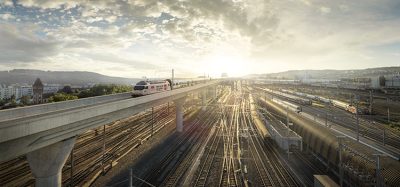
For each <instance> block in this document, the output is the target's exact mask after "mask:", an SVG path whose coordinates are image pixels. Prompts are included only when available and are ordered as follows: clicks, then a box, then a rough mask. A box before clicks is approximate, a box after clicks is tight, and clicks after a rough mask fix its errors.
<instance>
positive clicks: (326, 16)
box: [0, 0, 400, 72]
mask: <svg viewBox="0 0 400 187" xmlns="http://www.w3.org/2000/svg"><path fill="white" fill-rule="evenodd" d="M16 3H17V4H19V5H22V6H17V7H7V8H0V27H1V29H0V32H1V33H0V34H1V35H0V37H1V38H0V41H1V42H2V44H0V47H1V49H2V50H3V49H4V50H5V51H6V53H2V54H1V56H0V63H4V62H11V61H12V62H37V61H43V62H46V63H48V64H51V63H52V61H51V60H53V61H56V60H57V61H58V62H59V61H63V60H62V59H65V61H69V62H71V61H72V60H79V58H81V59H82V60H83V61H91V62H92V63H96V62H99V63H104V64H112V65H103V67H109V68H111V67H113V68H114V69H115V70H116V69H121V68H122V69H123V68H128V67H129V68H132V67H135V68H138V69H143V70H144V71H147V72H148V71H149V70H148V69H147V68H146V67H147V66H146V64H148V67H150V69H151V68H154V69H156V68H159V67H163V66H165V64H167V65H168V64H172V65H175V66H181V67H184V68H182V69H185V70H187V71H189V69H190V68H191V67H194V66H196V67H201V65H199V63H200V62H202V60H204V59H212V57H213V56H217V57H218V58H220V57H221V56H224V55H226V56H227V57H229V56H235V55H237V53H240V55H239V56H240V59H242V60H247V61H249V63H250V62H251V63H253V62H254V63H253V64H252V65H250V64H249V66H252V67H257V68H255V69H254V70H255V71H263V70H264V69H268V67H269V66H270V65H271V63H274V65H275V66H277V68H278V66H280V67H281V68H284V67H285V66H290V65H292V66H293V67H299V66H297V65H296V63H299V62H301V63H304V64H306V65H307V64H308V65H309V66H312V67H325V66H329V64H335V63H336V62H337V61H343V62H353V63H355V64H357V65H359V66H362V64H363V62H364V61H363V60H365V58H363V57H365V56H371V57H374V58H372V59H378V58H377V56H384V55H381V54H369V53H368V50H366V49H367V48H368V46H371V45H385V44H387V43H391V42H396V41H400V35H398V34H397V33H399V32H400V13H399V11H398V9H399V8H400V2H399V1H397V0H382V1H380V2H377V1H376V0H355V1H346V0H338V1H324V0H301V1H292V0H282V1H273V0H189V1H176V0H163V1H159V0H112V1H111V0H96V1H88V0H70V1H63V0H20V1H16ZM12 4H13V3H12V1H2V4H1V6H3V5H4V6H11V5H12ZM14 9H15V10H14ZM16 9H18V14H14V13H13V12H14V11H16ZM25 25H35V27H36V28H35V29H29V28H26V27H25ZM26 46H29V47H26ZM225 48H229V50H226V49H225ZM43 51H45V52H43ZM101 54H103V55H101ZM382 54H383V52H382ZM98 55H99V56H98ZM55 56H56V57H57V58H55ZM106 56H107V57H106ZM121 56H124V58H120V57H121ZM391 56H394V55H391ZM385 58H386V57H385ZM67 59H68V60H67ZM126 59H129V60H126ZM389 61H390V60H389ZM58 62H53V63H54V64H57V63H58ZM171 62H173V63H171ZM318 62H320V63H318ZM77 63H78V62H77ZM280 63H282V65H279V64H280ZM318 64H319V66H318ZM172 65H171V66H172ZM57 66H59V65H57ZM49 67H51V66H49ZM76 67H79V68H84V67H85V66H76ZM300 67H301V66H300ZM99 69H101V68H99ZM102 71H103V70H102ZM144 71H143V72H144ZM198 71H199V72H201V71H203V70H198ZM138 72H140V71H138Z"/></svg>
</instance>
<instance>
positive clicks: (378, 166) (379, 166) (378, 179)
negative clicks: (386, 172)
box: [374, 154, 385, 187]
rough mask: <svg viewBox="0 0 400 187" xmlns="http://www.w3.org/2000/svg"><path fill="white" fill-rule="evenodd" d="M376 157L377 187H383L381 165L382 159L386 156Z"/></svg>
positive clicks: (378, 155)
mask: <svg viewBox="0 0 400 187" xmlns="http://www.w3.org/2000/svg"><path fill="white" fill-rule="evenodd" d="M374 156H376V166H375V167H376V176H375V177H376V186H377V187H381V186H383V181H382V176H381V163H380V157H381V156H385V155H384V154H374Z"/></svg>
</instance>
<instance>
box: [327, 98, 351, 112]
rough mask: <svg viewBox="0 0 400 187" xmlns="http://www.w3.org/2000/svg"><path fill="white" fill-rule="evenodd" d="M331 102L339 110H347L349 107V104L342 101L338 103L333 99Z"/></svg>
mask: <svg viewBox="0 0 400 187" xmlns="http://www.w3.org/2000/svg"><path fill="white" fill-rule="evenodd" d="M331 102H332V105H333V106H335V107H337V108H340V109H342V110H347V107H348V106H349V104H347V103H345V102H342V101H338V100H333V99H332V100H331Z"/></svg>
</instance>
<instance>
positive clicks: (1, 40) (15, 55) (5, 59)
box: [0, 24, 61, 63]
mask: <svg viewBox="0 0 400 187" xmlns="http://www.w3.org/2000/svg"><path fill="white" fill-rule="evenodd" d="M60 44H61V43H60V42H58V41H55V40H51V39H50V40H44V39H41V38H38V37H36V36H35V34H34V33H33V31H32V30H30V29H29V28H18V27H15V26H13V25H9V24H6V25H4V24H3V25H2V26H1V27H0V51H1V53H0V63H12V62H33V61H37V60H40V59H41V58H44V57H47V56H52V55H55V54H57V53H58V48H59V46H60Z"/></svg>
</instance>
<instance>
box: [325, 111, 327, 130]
mask: <svg viewBox="0 0 400 187" xmlns="http://www.w3.org/2000/svg"><path fill="white" fill-rule="evenodd" d="M325 126H326V127H328V112H326V113H325Z"/></svg>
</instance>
